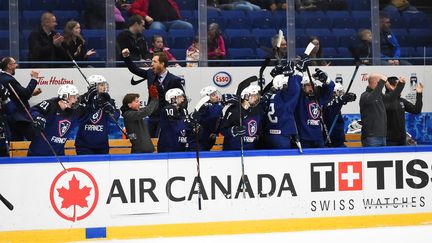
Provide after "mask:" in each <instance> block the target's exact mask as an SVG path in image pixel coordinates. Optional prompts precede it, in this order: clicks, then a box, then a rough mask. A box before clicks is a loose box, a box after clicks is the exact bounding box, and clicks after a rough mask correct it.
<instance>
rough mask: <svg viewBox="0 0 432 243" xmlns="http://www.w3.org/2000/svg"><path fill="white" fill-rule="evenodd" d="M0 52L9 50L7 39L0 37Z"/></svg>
mask: <svg viewBox="0 0 432 243" xmlns="http://www.w3.org/2000/svg"><path fill="white" fill-rule="evenodd" d="M0 50H9V37H0Z"/></svg>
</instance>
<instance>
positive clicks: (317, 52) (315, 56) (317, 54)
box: [308, 36, 331, 66]
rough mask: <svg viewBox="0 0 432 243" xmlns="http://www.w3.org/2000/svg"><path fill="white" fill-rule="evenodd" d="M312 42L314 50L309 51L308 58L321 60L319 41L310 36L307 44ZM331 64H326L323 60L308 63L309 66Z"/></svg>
mask: <svg viewBox="0 0 432 243" xmlns="http://www.w3.org/2000/svg"><path fill="white" fill-rule="evenodd" d="M310 42H312V44H314V45H315V48H314V49H313V50H312V51H311V53H310V55H309V58H311V59H322V58H323V54H322V48H321V45H320V40H319V39H318V37H316V36H312V37H310V38H309V42H308V43H310ZM330 64H331V63H330V62H326V61H324V60H311V61H310V62H309V65H310V66H329V65H330Z"/></svg>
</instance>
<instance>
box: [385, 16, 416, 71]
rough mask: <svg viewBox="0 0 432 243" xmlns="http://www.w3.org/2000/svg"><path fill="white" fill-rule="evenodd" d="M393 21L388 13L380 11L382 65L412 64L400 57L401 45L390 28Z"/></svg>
mask: <svg viewBox="0 0 432 243" xmlns="http://www.w3.org/2000/svg"><path fill="white" fill-rule="evenodd" d="M390 26H391V22H390V17H389V15H388V14H387V13H384V12H381V13H380V27H381V33H380V41H381V58H383V60H381V64H382V65H411V63H410V62H408V61H407V60H401V59H400V45H399V42H398V40H397V38H396V36H395V35H394V34H393V32H392V31H391V29H390Z"/></svg>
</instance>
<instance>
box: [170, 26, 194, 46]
mask: <svg viewBox="0 0 432 243" xmlns="http://www.w3.org/2000/svg"><path fill="white" fill-rule="evenodd" d="M194 37H195V33H194V31H193V30H182V29H172V30H170V31H169V32H168V38H167V43H168V44H169V47H171V48H184V49H186V48H187V47H188V46H190V45H191V44H192V41H193V39H194Z"/></svg>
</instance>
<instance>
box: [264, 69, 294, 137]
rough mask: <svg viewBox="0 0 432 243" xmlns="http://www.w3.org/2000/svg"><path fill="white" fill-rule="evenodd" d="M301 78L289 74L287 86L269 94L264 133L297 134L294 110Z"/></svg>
mask: <svg viewBox="0 0 432 243" xmlns="http://www.w3.org/2000/svg"><path fill="white" fill-rule="evenodd" d="M301 80H302V77H301V76H299V75H294V76H291V77H290V78H289V81H288V87H287V88H285V89H282V90H278V91H275V92H274V93H273V94H272V95H271V96H270V99H269V101H268V104H267V107H266V122H265V128H264V131H265V133H266V134H271V135H285V136H286V135H292V134H297V131H296V127H295V118H294V111H295V107H296V105H297V102H298V97H299V95H300V82H301Z"/></svg>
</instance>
